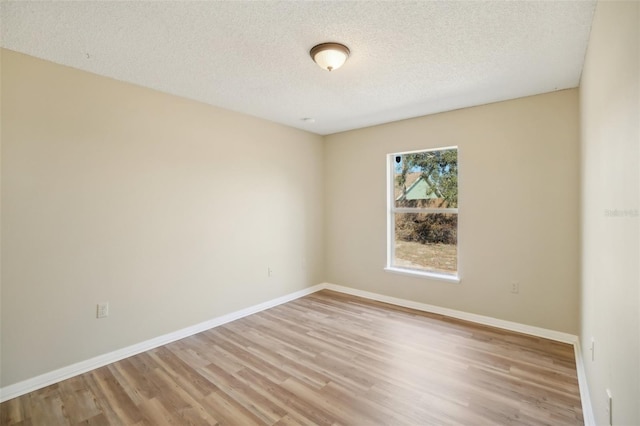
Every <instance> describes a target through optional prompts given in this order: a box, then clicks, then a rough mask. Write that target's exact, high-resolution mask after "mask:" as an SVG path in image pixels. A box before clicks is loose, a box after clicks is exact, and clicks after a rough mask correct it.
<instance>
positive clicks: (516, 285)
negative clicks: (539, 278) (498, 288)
mask: <svg viewBox="0 0 640 426" xmlns="http://www.w3.org/2000/svg"><path fill="white" fill-rule="evenodd" d="M511 293H513V294H518V293H520V283H519V282H518V281H511Z"/></svg>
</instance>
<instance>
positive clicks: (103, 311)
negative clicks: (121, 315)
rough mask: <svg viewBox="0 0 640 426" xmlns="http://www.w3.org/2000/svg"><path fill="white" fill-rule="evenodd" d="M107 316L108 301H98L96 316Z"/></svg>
mask: <svg viewBox="0 0 640 426" xmlns="http://www.w3.org/2000/svg"><path fill="white" fill-rule="evenodd" d="M108 316H109V302H104V303H98V305H97V309H96V318H106V317H108Z"/></svg>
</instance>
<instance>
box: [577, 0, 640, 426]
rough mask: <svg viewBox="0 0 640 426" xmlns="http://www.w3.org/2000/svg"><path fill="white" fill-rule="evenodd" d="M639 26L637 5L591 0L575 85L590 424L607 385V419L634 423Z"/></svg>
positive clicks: (599, 415) (638, 413) (639, 412)
mask: <svg viewBox="0 0 640 426" xmlns="http://www.w3.org/2000/svg"><path fill="white" fill-rule="evenodd" d="M639 28H640V3H638V2H599V3H598V5H597V7H596V12H595V16H594V20H593V27H592V30H591V39H590V41H589V48H588V51H587V56H586V62H585V66H584V71H583V74H582V81H581V88H580V107H581V123H582V126H581V130H582V241H583V250H582V327H581V332H580V337H581V341H582V351H583V357H584V359H585V367H586V372H587V378H588V383H589V391H590V394H591V401H592V403H593V407H594V412H595V416H596V420H597V423H598V424H599V425H604V424H608V418H607V414H606V401H607V398H606V389H607V388H608V389H610V390H611V393H612V396H613V407H614V409H613V421H614V424H616V425H637V424H640V404H638V402H640V271H639V269H638V268H639V264H640V260H639V259H640V231H639V229H640V225H639V222H640V217H638V216H637V214H638V213H637V212H638V209H640V172H639V167H640V166H639V164H640V131H639V126H640V124H639V123H640V89H639V84H640V66H639V61H640V53H639V51H640V31H639ZM616 210H618V211H619V212H621V213H619V214H621V216H616V215H615V213H613V214H612V213H611V212H612V211H616ZM625 212H627V213H625ZM592 337H593V338H594V339H595V359H594V361H591V352H590V351H589V346H590V342H591V338H592Z"/></svg>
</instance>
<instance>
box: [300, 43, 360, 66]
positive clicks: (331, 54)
mask: <svg viewBox="0 0 640 426" xmlns="http://www.w3.org/2000/svg"><path fill="white" fill-rule="evenodd" d="M309 53H310V54H311V58H313V60H314V61H315V63H316V64H318V66H320V68H324V69H325V70H327V71H333V70H337V69H338V68H340V67H341V66H342V65H343V64H344V62H345V61H346V60H347V58H348V57H349V53H351V52H349V48H348V47H347V46H345V45H344V44H340V43H322V44H319V45H317V46H314V47H313V48H312V49H311V51H310V52H309Z"/></svg>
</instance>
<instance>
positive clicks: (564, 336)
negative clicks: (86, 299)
mask: <svg viewBox="0 0 640 426" xmlns="http://www.w3.org/2000/svg"><path fill="white" fill-rule="evenodd" d="M324 288H326V289H328V290H334V291H338V292H340V293H346V294H351V295H353V296H360V297H364V298H365V299H371V300H376V301H378V302H385V303H390V304H392V305H397V306H402V307H405V308H411V309H416V310H418V311H423V312H430V313H433V314H439V315H445V316H448V317H452V318H457V319H461V320H465V321H471V322H475V323H477V324H483V325H489V326H491V327H496V328H501V329H503V330H509V331H516V332H518V333H524V334H529V335H532V336H536V337H543V338H545V339H550V340H555V341H558V342H562V343H569V344H574V343H575V342H577V341H578V336H575V335H573V334H568V333H562V332H560V331H555V330H549V329H546V328H540V327H534V326H531V325H525V324H520V323H517V322H512V321H505V320H501V319H497V318H492V317H487V316H484V315H478V314H471V313H468V312H463V311H456V310H455V309H449V308H442V307H440V306H434V305H428V304H426V303H420V302H414V301H413V300H406V299H399V298H397V297H391V296H385V295H382V294H377V293H371V292H368V291H363V290H357V289H355V288H351V287H343V286H340V285H336V284H329V283H325V284H324Z"/></svg>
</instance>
